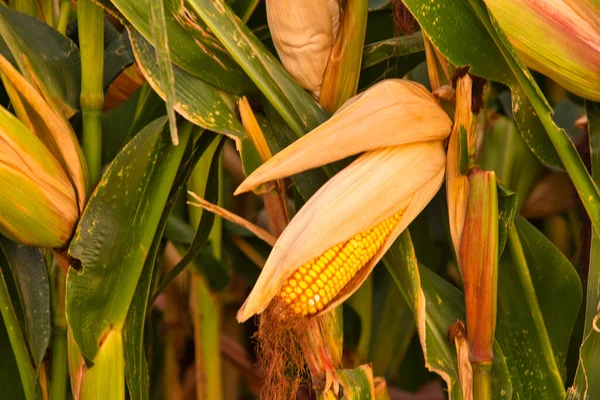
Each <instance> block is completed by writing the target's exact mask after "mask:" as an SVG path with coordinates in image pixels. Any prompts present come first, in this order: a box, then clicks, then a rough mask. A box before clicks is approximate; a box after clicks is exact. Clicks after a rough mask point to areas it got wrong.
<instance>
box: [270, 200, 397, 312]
mask: <svg viewBox="0 0 600 400" xmlns="http://www.w3.org/2000/svg"><path fill="white" fill-rule="evenodd" d="M401 218H402V213H400V212H398V213H396V214H394V215H393V216H391V217H389V218H388V219H386V220H384V221H383V222H381V223H380V224H379V225H377V226H376V227H374V228H372V229H369V230H367V231H365V232H362V233H359V234H357V235H354V236H353V237H351V238H349V239H348V240H347V241H345V242H343V243H339V244H337V245H335V246H333V247H332V248H330V249H329V250H327V251H326V252H324V253H323V254H322V255H321V256H319V257H317V258H315V259H313V260H311V261H310V262H308V263H306V264H304V265H303V266H302V267H299V268H298V270H297V271H296V272H294V274H292V276H291V277H290V278H289V279H288V280H287V282H286V283H285V284H284V285H283V288H282V289H281V292H280V294H279V296H280V297H281V298H282V299H284V301H285V303H286V304H287V305H289V308H290V310H292V311H293V312H294V313H296V314H298V315H302V316H304V315H307V314H316V313H317V312H319V311H320V310H322V309H323V308H324V307H325V306H326V305H327V304H329V302H330V301H332V300H333V299H334V298H335V296H337V294H338V293H339V292H340V291H341V290H342V289H343V288H344V287H345V286H346V285H347V284H348V282H350V280H351V279H352V278H354V276H356V274H357V272H358V271H360V269H361V268H362V267H364V266H365V265H366V264H367V263H368V262H369V261H370V260H371V259H372V258H373V256H375V254H376V253H377V252H378V251H379V250H380V249H381V247H382V246H383V244H384V243H385V241H386V240H387V238H388V236H389V235H390V233H391V232H392V229H393V228H394V226H396V224H397V223H398V222H399V221H400V219H401ZM313 282H314V283H313ZM307 283H309V284H310V285H307ZM290 293H291V294H297V295H295V296H294V297H292V296H291V295H290Z"/></svg>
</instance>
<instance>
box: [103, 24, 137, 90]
mask: <svg viewBox="0 0 600 400" xmlns="http://www.w3.org/2000/svg"><path fill="white" fill-rule="evenodd" d="M134 62H135V59H134V58H133V53H132V52H131V47H130V46H129V45H128V43H127V39H126V38H125V35H124V34H123V33H121V32H119V31H118V30H117V28H115V27H114V26H113V24H112V23H111V22H110V21H109V20H108V19H106V18H105V19H104V79H103V81H104V88H105V89H107V88H108V86H109V85H110V84H111V83H112V81H113V80H115V79H116V78H117V77H118V76H119V74H120V73H121V72H122V71H123V70H124V69H125V68H127V67H128V66H130V65H131V64H133V63H134Z"/></svg>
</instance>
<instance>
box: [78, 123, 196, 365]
mask: <svg viewBox="0 0 600 400" xmlns="http://www.w3.org/2000/svg"><path fill="white" fill-rule="evenodd" d="M165 122H166V119H165V118H159V119H157V120H155V121H154V122H152V123H151V124H149V125H148V126H147V127H146V128H144V129H143V130H142V131H141V132H140V133H139V134H137V135H136V136H135V137H134V139H133V140H132V141H131V142H130V143H129V144H128V145H127V146H126V147H125V148H124V149H123V150H122V151H121V152H120V153H119V155H118V156H117V157H116V158H115V160H114V161H113V162H112V163H111V165H110V166H109V168H108V170H107V171H106V172H105V174H104V175H103V177H102V179H101V181H100V183H99V184H98V186H97V187H96V190H95V191H94V193H93V194H92V196H91V198H90V200H89V202H88V204H87V207H86V209H85V212H84V214H83V216H82V218H81V221H80V223H79V225H78V227H77V231H76V232H75V236H74V238H73V240H72V242H71V246H70V248H69V253H70V254H71V256H72V257H73V258H75V259H76V260H79V262H80V263H81V268H79V270H76V269H70V270H69V272H68V275H67V299H66V311H67V320H68V322H69V326H70V327H71V330H72V333H73V338H74V339H75V341H76V343H77V344H78V346H79V348H80V350H81V352H82V354H83V355H84V357H85V358H86V359H87V360H88V361H91V360H93V359H94V357H95V356H96V353H97V352H98V350H99V346H100V343H101V339H102V338H103V337H104V335H105V334H107V333H108V332H110V331H112V330H120V329H122V328H123V324H124V322H125V319H126V316H127V312H128V309H129V306H130V303H131V300H132V298H133V295H134V292H135V290H136V286H137V282H138V280H139V277H140V274H141V272H142V269H143V266H144V263H145V261H146V257H147V255H148V250H149V248H150V246H151V244H152V241H153V238H154V235H155V232H156V230H157V228H158V225H159V221H160V218H161V215H162V212H163V209H164V207H165V204H166V202H167V199H168V196H169V192H170V190H171V186H172V185H173V181H174V179H175V177H176V173H177V170H178V168H179V165H180V162H181V160H182V157H183V153H184V150H185V147H186V143H187V140H188V139H189V136H190V131H191V126H187V128H188V129H186V130H185V131H184V130H182V131H181V132H180V133H181V135H180V139H181V144H180V145H179V146H176V147H175V146H172V145H171V144H170V140H169V138H168V134H167V126H166V124H165Z"/></svg>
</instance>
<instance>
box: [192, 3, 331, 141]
mask: <svg viewBox="0 0 600 400" xmlns="http://www.w3.org/2000/svg"><path fill="white" fill-rule="evenodd" d="M188 3H189V6H190V9H191V10H192V11H193V12H194V13H195V14H196V15H197V16H198V17H200V18H201V19H202V20H203V21H204V22H205V23H206V25H207V26H208V27H209V28H210V30H211V31H212V32H213V33H214V34H215V36H216V37H217V38H218V39H219V40H220V41H221V43H223V46H225V48H226V49H227V50H228V51H229V52H230V53H231V56H232V57H233V58H234V59H235V60H236V61H237V62H238V63H239V64H240V66H241V67H242V68H243V69H244V71H246V73H247V74H248V76H249V77H250V78H251V79H252V80H253V81H254V83H255V84H256V86H258V88H259V89H260V90H261V91H262V92H263V94H264V95H265V96H266V97H267V99H268V100H269V101H270V102H271V104H273V106H274V107H275V108H276V109H277V111H278V112H279V113H280V114H281V116H282V117H283V119H284V120H285V122H286V123H287V124H288V125H289V126H290V127H291V128H292V131H293V132H294V133H295V134H296V135H297V136H298V137H300V136H302V135H303V134H305V133H306V132H308V131H310V130H311V129H313V128H315V127H316V126H317V125H319V124H320V123H322V122H323V121H324V120H325V119H326V118H327V113H326V112H325V111H323V110H322V109H321V108H320V107H319V106H318V105H317V104H316V103H315V102H314V101H313V100H312V99H311V97H310V95H309V94H308V93H307V92H306V91H304V90H303V89H302V88H300V86H298V84H297V83H296V82H295V81H294V80H293V79H292V77H291V76H290V75H289V74H288V73H287V71H286V70H285V69H284V68H283V67H282V66H281V64H280V63H279V62H277V60H275V58H274V57H273V55H272V54H271V53H270V52H269V51H268V50H267V49H266V48H265V46H264V45H263V44H262V42H261V41H260V40H258V39H257V38H256V36H254V34H253V33H252V31H250V29H249V28H248V27H247V26H246V25H245V24H243V23H242V22H241V21H240V19H239V18H238V16H237V15H235V13H234V12H233V11H232V10H231V8H230V7H229V6H228V5H227V3H226V2H225V1H223V0H188Z"/></svg>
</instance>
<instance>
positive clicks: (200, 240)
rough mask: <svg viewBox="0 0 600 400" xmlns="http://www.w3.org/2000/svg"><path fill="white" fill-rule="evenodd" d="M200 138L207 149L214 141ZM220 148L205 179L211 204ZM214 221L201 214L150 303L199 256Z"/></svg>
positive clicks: (214, 191)
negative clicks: (181, 255)
mask: <svg viewBox="0 0 600 400" xmlns="http://www.w3.org/2000/svg"><path fill="white" fill-rule="evenodd" d="M202 138H204V140H207V147H208V143H211V142H212V140H214V139H215V137H214V136H212V135H210V134H209V133H208V132H207V133H206V134H203V135H202V136H201V139H202ZM219 139H220V138H219ZM221 146H222V142H221V143H220V145H219V146H218V148H217V150H216V151H215V153H214V156H213V159H212V162H211V165H210V172H209V174H208V177H207V178H208V181H207V183H206V192H205V196H206V200H207V201H209V202H211V203H213V204H214V203H216V201H217V196H218V182H219V180H218V174H217V172H218V167H219V162H218V155H219V154H220V151H219V150H220V148H221ZM214 219H215V215H214V214H213V213H210V212H203V213H202V217H201V218H200V222H199V224H198V229H197V230H196V234H195V235H194V239H193V240H192V243H191V244H190V247H189V248H188V250H187V252H186V253H185V255H184V256H183V257H182V258H181V260H180V261H179V262H178V263H177V264H176V265H175V266H174V267H173V268H172V269H171V270H170V271H169V272H168V273H167V275H166V276H165V277H164V278H163V279H162V281H161V282H160V284H159V285H158V287H157V288H156V289H155V290H154V292H153V294H152V301H151V303H153V302H154V300H155V299H156V298H157V297H158V295H159V294H160V293H161V292H162V291H163V290H164V289H165V288H166V287H167V286H169V284H170V283H171V282H172V281H173V279H175V277H177V275H179V273H181V271H183V269H184V268H185V267H187V266H188V264H189V263H190V262H192V261H193V260H194V259H195V258H196V257H198V256H199V254H200V252H201V251H202V248H203V247H204V246H205V245H206V241H207V240H208V236H209V235H210V232H211V230H212V227H213V223H214ZM203 272H205V273H206V274H207V275H208V277H209V279H210V276H211V274H212V271H203ZM210 281H211V280H209V282H210ZM212 281H213V283H215V281H214V280H212ZM218 282H219V280H218V278H217V281H216V283H217V284H218Z"/></svg>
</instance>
